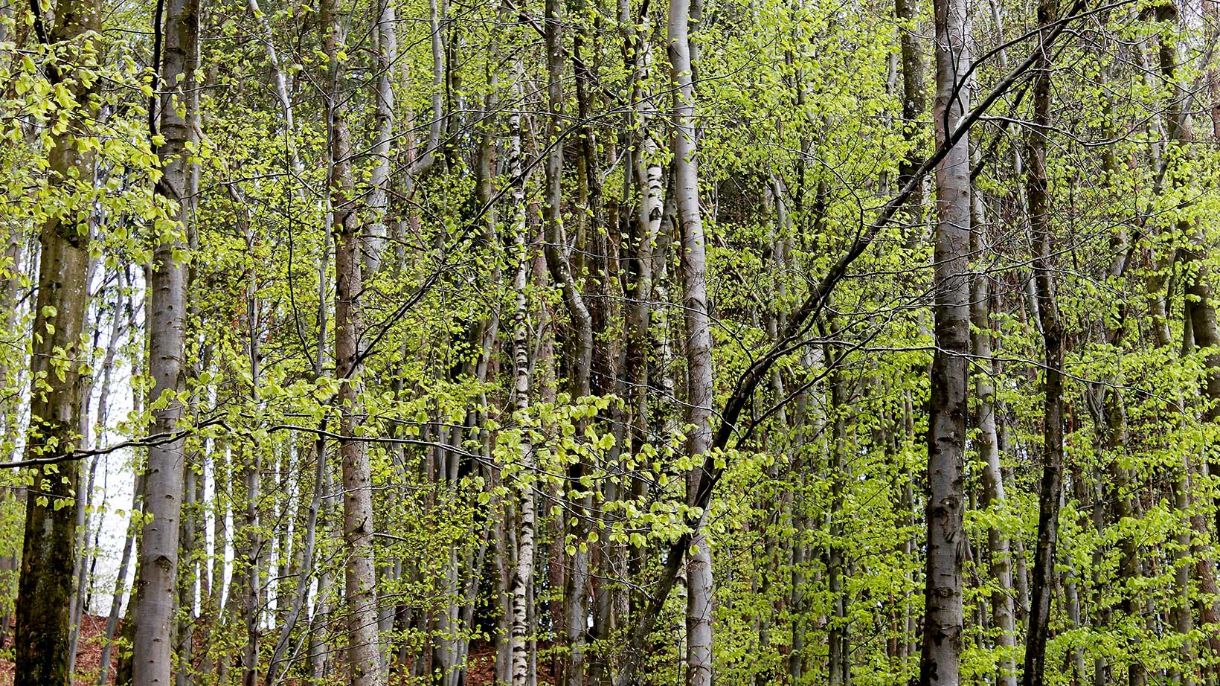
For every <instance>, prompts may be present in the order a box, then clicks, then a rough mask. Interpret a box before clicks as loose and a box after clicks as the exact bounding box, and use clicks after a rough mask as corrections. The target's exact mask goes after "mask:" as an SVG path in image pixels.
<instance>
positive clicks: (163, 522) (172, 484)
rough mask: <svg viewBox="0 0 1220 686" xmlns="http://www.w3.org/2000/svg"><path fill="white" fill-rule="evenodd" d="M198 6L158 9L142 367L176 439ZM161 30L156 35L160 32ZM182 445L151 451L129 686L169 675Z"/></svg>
mask: <svg viewBox="0 0 1220 686" xmlns="http://www.w3.org/2000/svg"><path fill="white" fill-rule="evenodd" d="M199 5H200V3H199V0H168V2H167V3H166V6H165V11H166V16H165V27H164V56H163V62H162V64H161V65H160V66H159V68H160V72H161V81H162V83H163V84H164V87H165V88H166V89H167V92H166V94H165V95H163V96H162V102H161V107H160V118H161V119H160V127H159V128H160V133H161V135H162V136H164V138H165V144H164V145H163V146H161V148H160V149H159V150H158V151H157V152H158V155H159V157H160V162H161V171H162V177H161V180H160V181H159V182H158V183H157V188H156V190H157V194H158V195H160V196H161V197H163V198H165V199H166V200H168V201H170V202H171V203H173V204H174V206H175V210H176V212H177V216H176V217H175V226H174V230H173V231H174V233H173V234H172V235H168V236H164V237H161V238H160V240H159V241H158V244H157V247H156V249H155V251H154V253H153V266H152V273H151V280H150V282H149V299H148V317H149V321H148V330H149V340H148V346H149V347H148V360H149V362H148V365H149V373H150V375H151V376H152V378H153V390H152V395H151V396H150V398H151V402H150V407H151V408H152V415H153V426H152V431H153V432H154V433H156V434H174V433H176V432H178V431H180V430H181V429H182V426H181V424H182V415H183V407H184V406H183V402H182V400H183V399H182V397H181V395H182V392H183V389H184V382H185V378H184V372H185V370H184V364H185V357H186V338H185V336H186V331H185V329H186V285H187V264H186V261H185V260H184V258H183V257H182V253H184V252H185V251H186V249H187V242H186V234H187V232H188V231H189V229H188V224H189V222H190V221H191V217H190V202H189V201H190V198H189V196H190V182H189V177H190V166H191V164H192V163H191V162H190V159H189V158H190V155H191V154H192V152H191V147H192V145H193V143H194V140H195V135H194V131H193V130H192V128H191V126H190V122H191V121H192V120H193V111H192V110H193V103H195V102H196V100H195V98H194V97H192V96H193V94H192V91H193V89H194V88H195V76H194V74H195V70H196V68H197V66H198V59H199V58H198V52H199V48H198V41H199ZM157 29H158V30H161V27H157ZM184 443H185V441H184V439H182V438H178V439H177V440H173V441H170V442H167V443H164V444H161V445H155V446H151V447H150V448H149V450H148V466H147V474H146V475H145V477H144V488H145V493H144V504H145V512H146V514H148V515H149V519H148V520H147V521H146V522H145V524H144V530H143V533H142V534H141V539H140V555H139V563H138V565H137V567H136V588H137V589H138V590H137V593H136V598H137V605H136V611H135V622H136V630H135V643H134V645H133V648H132V650H133V654H132V678H133V683H134V684H135V686H153V685H156V684H160V685H163V686H168V684H169V683H170V679H171V674H170V671H171V668H172V666H173V665H172V653H173V645H172V636H173V628H174V627H173V618H174V608H175V606H176V600H177V591H178V586H177V578H178V554H179V550H178V544H179V541H178V538H179V533H180V522H179V517H180V516H181V511H182V489H183V468H184V466H185V463H184V454H183V448H184Z"/></svg>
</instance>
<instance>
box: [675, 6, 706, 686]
mask: <svg viewBox="0 0 1220 686" xmlns="http://www.w3.org/2000/svg"><path fill="white" fill-rule="evenodd" d="M690 16H691V3H690V0H672V1H671V2H670V5H669V64H670V70H671V79H672V82H673V84H674V87H675V92H674V114H673V117H674V136H673V165H674V166H673V170H674V194H675V200H676V202H677V208H678V223H679V225H680V227H681V231H680V234H681V241H682V292H683V295H682V304H683V309H684V313H685V320H686V357H687V372H686V384H687V398H686V402H687V408H688V409H687V416H686V421H687V422H688V423H690V424H691V425H692V426H693V428H692V429H691V433H690V436H689V437H688V438H687V453H688V454H689V455H690V456H691V457H694V458H696V459H698V458H702V457H703V456H704V455H705V454H706V453H707V452H708V451H709V450H710V449H711V439H712V436H711V433H712V428H711V416H712V402H713V400H714V398H713V388H712V329H711V321H710V318H709V315H708V302H707V246H706V240H705V237H704V233H703V220H702V217H701V216H700V209H699V171H698V162H697V160H696V144H695V83H694V75H693V72H692V70H693V68H694V65H693V64H692V62H691V44H690V35H689V34H690ZM703 477H704V475H703V473H702V470H701V469H693V470H692V471H691V472H690V473H689V474H688V475H687V485H686V488H687V497H688V498H689V499H691V504H696V503H695V502H694V498H695V494H696V493H697V492H698V490H699V481H700V479H701V478H703ZM706 518H707V513H706V512H704V513H703V515H702V516H701V517H700V521H699V523H698V524H696V526H695V534H694V536H693V537H692V540H691V545H690V548H689V552H688V559H687V563H686V581H687V595H686V669H687V677H686V682H687V686H711V683H712V584H713V582H712V551H711V544H710V541H709V540H708V539H707V536H706V532H705V529H704V524H705V522H706Z"/></svg>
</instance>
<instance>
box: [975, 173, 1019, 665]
mask: <svg viewBox="0 0 1220 686" xmlns="http://www.w3.org/2000/svg"><path fill="white" fill-rule="evenodd" d="M972 204H973V206H974V209H975V211H974V214H973V215H972V224H973V226H974V231H973V232H972V238H973V241H974V250H973V252H974V254H975V255H976V256H979V255H982V254H983V246H984V245H985V244H986V228H987V223H986V218H985V217H984V216H983V200H982V197H981V195H979V194H978V193H977V192H975V194H974V197H973V202H972ZM970 318H971V320H972V322H971V323H972V324H973V329H972V333H971V349H972V351H973V354H974V357H975V359H976V360H977V361H978V365H979V370H978V371H975V375H974V392H975V394H976V396H977V398H978V427H979V453H980V454H981V455H982V457H983V460H984V464H983V473H982V477H983V478H982V482H983V493H982V498H981V499H980V502H979V505H980V506H981V507H982V508H983V509H984V510H987V511H989V512H991V513H992V514H993V515H994V514H997V513H1002V512H1003V511H1004V509H1005V507H1006V504H1005V500H1006V499H1005V494H1004V472H1003V469H1002V468H1001V466H1000V437H999V431H998V430H997V429H996V402H995V393H996V391H995V384H993V383H992V380H991V376H992V374H993V373H995V371H996V370H997V364H996V362H995V361H994V360H993V358H992V352H991V333H990V329H991V276H990V275H989V274H985V273H982V272H977V271H976V272H975V274H974V276H973V286H972V288H971V295H970ZM987 547H988V551H989V558H990V572H991V576H992V578H993V580H994V583H995V584H996V588H995V590H993V591H992V592H991V621H992V623H993V624H994V625H995V628H996V629H997V630H998V631H999V636H998V638H997V644H998V646H997V647H998V648H999V650H1000V651H1001V655H1000V659H999V672H1000V673H999V678H998V680H997V685H998V686H1016V683H1017V667H1016V659H1015V655H1014V648H1015V646H1016V638H1017V631H1016V613H1015V609H1014V608H1013V588H1012V553H1011V550H1010V547H1009V541H1008V535H1007V533H1005V531H1004V530H1003V528H1001V527H999V526H990V527H988V528H987Z"/></svg>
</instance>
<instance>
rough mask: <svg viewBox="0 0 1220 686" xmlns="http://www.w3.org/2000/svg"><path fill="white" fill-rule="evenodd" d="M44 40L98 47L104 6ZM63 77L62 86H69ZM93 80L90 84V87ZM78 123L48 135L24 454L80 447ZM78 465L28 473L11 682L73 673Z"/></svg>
mask: <svg viewBox="0 0 1220 686" xmlns="http://www.w3.org/2000/svg"><path fill="white" fill-rule="evenodd" d="M35 21H36V22H37V26H38V27H39V29H40V30H39V33H40V34H41V35H40V39H41V40H42V41H43V42H44V43H48V44H58V43H61V42H69V41H71V42H74V43H76V45H74V46H73V47H72V48H71V49H70V50H71V51H72V52H76V53H78V54H79V53H83V54H86V55H87V54H96V50H97V46H96V41H97V36H96V35H95V36H93V37H92V38H85V36H86V35H87V34H90V33H92V32H95V31H96V30H97V29H98V28H99V24H100V21H99V17H98V6H97V5H96V3H95V2H93V0H64V1H62V2H60V3H59V4H58V6H57V7H56V8H55V18H54V23H53V24H52V26H51V27H50V30H49V31H46V32H45V33H44V31H43V30H42V29H41V27H42V23H43V21H44V17H43V16H39V17H36V19H35ZM70 77H71V74H70V73H64V72H61V66H59V65H51V66H49V67H48V68H47V78H48V80H49V81H51V82H52V83H53V84H64V85H65V86H66V90H67V92H68V94H69V95H70V96H71V97H72V98H73V99H74V100H75V101H76V102H77V103H79V105H78V106H79V107H80V108H81V111H80V114H82V115H84V116H91V110H92V108H94V107H95V104H94V103H89V102H88V99H89V98H90V97H91V96H92V93H93V91H94V89H95V88H96V87H97V81H96V80H87V79H80V78H70ZM65 81H66V83H65ZM86 82H89V83H91V84H92V85H90V86H85V85H84V83H86ZM75 131H76V125H73V126H69V127H67V128H66V130H64V131H63V132H61V133H58V134H54V135H52V137H51V149H50V150H49V151H48V153H47V154H48V158H49V162H50V165H49V171H50V183H51V184H52V188H53V190H52V192H56V190H54V189H62V191H63V193H64V197H65V198H72V199H73V200H72V201H70V202H69V204H68V206H67V208H66V209H65V211H64V212H63V213H62V214H55V215H52V216H51V217H50V218H48V219H47V221H46V222H45V223H44V224H43V226H42V228H41V232H40V234H39V242H40V244H41V247H42V254H41V259H40V261H39V267H38V295H37V301H36V303H35V307H34V322H33V331H34V332H36V334H37V335H35V336H34V341H33V344H32V349H33V350H32V352H33V356H32V357H31V362H30V374H31V378H32V383H33V392H32V393H31V399H30V428H29V438H28V440H27V443H26V449H25V456H26V457H25V459H36V458H40V457H43V458H46V457H53V456H55V455H62V454H67V453H70V452H72V451H73V450H75V449H76V448H77V447H79V446H78V445H77V440H78V438H79V437H78V431H79V430H80V423H81V422H80V417H81V412H82V410H83V407H82V403H83V400H84V399H83V398H82V388H83V381H84V380H83V377H82V375H81V370H82V367H83V366H84V364H85V362H86V360H84V359H78V357H79V356H80V355H81V354H82V353H83V351H82V349H81V345H80V337H81V332H82V329H83V327H84V320H85V308H86V306H87V291H86V289H87V284H86V283H85V277H86V274H88V272H89V261H90V258H89V245H88V243H89V217H90V213H91V209H92V205H91V204H90V203H87V202H85V201H83V200H82V199H80V198H75V197H74V192H73V191H72V190H71V189H72V188H73V186H74V185H75V183H76V182H75V181H72V179H73V178H77V179H88V178H89V177H90V175H91V174H92V170H93V160H92V155H91V154H90V153H89V152H87V150H89V149H88V148H85V147H78V145H77V136H76V134H75ZM79 466H80V465H79V463H78V462H76V461H69V462H66V463H62V464H58V465H47V466H40V467H37V468H34V469H33V470H32V475H31V476H32V481H31V483H32V484H33V487H32V488H30V489H28V491H27V493H26V509H25V534H24V538H23V541H22V555H21V575H20V578H19V580H18V590H17V604H16V620H17V630H16V637H15V638H16V640H15V648H16V654H15V670H14V672H15V673H14V684H15V686H59V685H63V686H66V685H67V684H68V683H69V681H70V679H71V673H72V665H70V664H68V655H69V649H68V639H69V636H68V634H69V632H70V626H69V614H70V613H69V605H70V599H71V596H72V581H73V579H72V569H73V567H74V566H75V562H76V554H77V551H76V545H75V544H76V531H75V529H76V512H75V509H74V508H72V507H64V506H63V505H64V504H65V503H66V502H70V499H71V498H74V497H75V496H76V494H77V490H78V485H79V482H80V469H79Z"/></svg>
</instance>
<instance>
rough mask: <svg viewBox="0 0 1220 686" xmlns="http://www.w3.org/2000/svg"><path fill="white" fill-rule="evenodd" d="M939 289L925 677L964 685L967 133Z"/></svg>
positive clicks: (948, 84) (937, 114)
mask: <svg viewBox="0 0 1220 686" xmlns="http://www.w3.org/2000/svg"><path fill="white" fill-rule="evenodd" d="M967 5H968V3H966V2H964V1H963V0H936V2H935V4H934V10H935V24H936V104H935V107H934V108H933V115H932V116H933V120H934V122H935V125H936V143H937V146H943V145H944V143H945V141H946V140H947V137H948V135H949V133H950V132H951V131H953V130H955V129H956V128H957V127H958V123H959V122H960V121H961V118H962V116H963V112H964V111H965V110H966V108H967V106H968V103H967V97H968V92H969V91H968V90H967V89H966V88H965V79H966V74H967V70H968V68H969V65H970V54H969V34H970V30H969V21H968V15H967ZM935 184H936V213H937V217H936V221H937V223H936V231H935V251H934V257H933V260H934V264H935V269H934V272H933V288H934V291H935V298H936V310H935V315H936V316H935V325H934V333H935V339H936V352H935V354H934V356H933V361H932V371H931V382H932V383H931V388H932V397H931V401H930V403H929V413H930V416H929V418H928V486H929V493H928V502H927V526H928V539H927V561H926V571H925V574H926V578H925V580H924V584H925V587H924V589H925V590H924V634H923V648H922V652H921V654H920V660H919V682H920V684H921V686H957V684H958V683H959V680H960V679H959V674H960V671H959V669H960V665H959V660H960V657H961V650H962V627H963V623H964V619H963V617H962V562H963V560H964V559H965V550H964V548H963V547H962V546H963V545H964V543H965V539H966V535H965V530H964V528H963V524H962V511H963V509H964V507H965V503H964V497H965V496H964V493H963V485H962V467H963V455H962V453H963V450H964V448H965V441H966V412H967V407H966V385H967V376H968V372H967V360H966V355H967V353H968V352H969V346H970V280H969V270H968V264H967V260H968V256H969V252H970V142H969V135H968V134H967V135H965V136H963V137H962V138H961V140H959V141H958V142H957V143H956V144H955V145H954V146H953V147H952V148H951V149H950V150H949V152H948V154H946V155H945V157H944V159H943V160H942V161H941V162H940V164H939V165H938V166H937V168H936V178H935Z"/></svg>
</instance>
